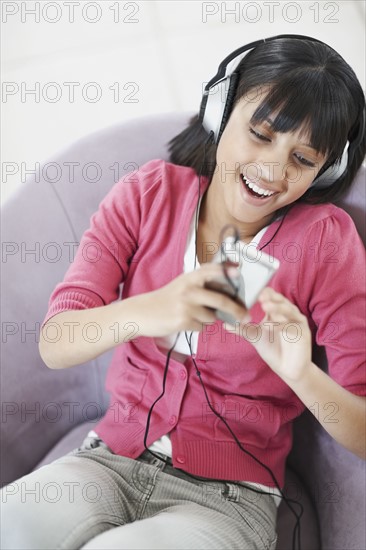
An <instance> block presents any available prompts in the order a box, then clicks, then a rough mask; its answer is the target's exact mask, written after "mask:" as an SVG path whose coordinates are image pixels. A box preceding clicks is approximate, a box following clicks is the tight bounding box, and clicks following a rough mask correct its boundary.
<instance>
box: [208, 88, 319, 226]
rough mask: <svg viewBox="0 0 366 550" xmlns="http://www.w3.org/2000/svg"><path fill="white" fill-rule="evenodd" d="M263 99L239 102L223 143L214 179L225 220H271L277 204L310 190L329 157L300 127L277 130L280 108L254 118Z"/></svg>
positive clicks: (282, 203)
mask: <svg viewBox="0 0 366 550" xmlns="http://www.w3.org/2000/svg"><path fill="white" fill-rule="evenodd" d="M262 99H263V97H259V98H258V99H257V100H254V101H248V100H244V99H243V100H241V101H239V102H238V103H237V104H236V106H235V108H234V109H233V111H232V113H231V115H230V118H229V121H228V123H227V125H226V127H225V130H224V132H223V134H222V136H221V139H220V142H219V144H218V147H217V155H216V161H217V166H216V170H215V172H214V175H213V179H212V182H211V185H212V184H214V185H213V187H214V188H215V189H216V191H218V194H217V193H216V199H217V200H218V201H219V202H217V206H218V205H220V208H217V210H220V213H221V216H220V217H221V220H220V221H221V222H222V221H225V222H226V223H228V221H230V222H233V221H234V220H235V221H236V222H239V223H240V222H242V223H249V224H253V226H256V225H262V226H264V225H266V223H267V222H268V221H269V220H270V218H271V217H272V215H273V213H274V212H275V211H276V210H278V209H279V208H282V207H284V206H286V205H288V204H290V203H293V202H294V201H295V200H296V199H298V198H299V197H301V196H302V195H303V194H304V193H305V191H306V190H307V189H308V188H309V187H310V185H311V183H312V181H313V180H314V178H315V177H316V175H317V173H318V172H319V170H320V169H321V167H322V166H323V164H324V163H325V161H326V158H325V157H324V156H323V155H321V154H319V153H317V151H316V150H315V149H313V148H312V147H311V146H310V145H309V143H310V139H309V136H308V135H306V133H305V132H304V131H302V129H301V128H300V129H299V130H296V131H295V132H288V133H279V132H277V133H275V132H273V130H272V129H271V120H273V118H274V117H275V114H276V113H275V114H273V115H271V116H270V117H269V119H268V121H264V122H262V123H259V124H251V123H250V119H251V118H252V115H253V113H254V112H255V110H256V108H257V107H258V105H259V103H260V102H261V101H262ZM215 202H216V201H215ZM223 218H225V220H223ZM230 218H231V219H230Z"/></svg>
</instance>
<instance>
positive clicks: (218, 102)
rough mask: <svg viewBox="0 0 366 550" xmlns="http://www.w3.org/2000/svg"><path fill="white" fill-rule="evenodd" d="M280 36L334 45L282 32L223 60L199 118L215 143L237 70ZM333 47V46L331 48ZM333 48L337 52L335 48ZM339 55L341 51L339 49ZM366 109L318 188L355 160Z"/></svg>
mask: <svg viewBox="0 0 366 550" xmlns="http://www.w3.org/2000/svg"><path fill="white" fill-rule="evenodd" d="M280 38H295V39H299V40H309V41H311V42H318V43H319V44H323V45H325V46H327V47H328V48H330V46H328V44H325V43H324V42H322V41H321V40H317V39H316V38H312V37H310V36H304V35H297V34H296V35H294V34H279V35H277V36H272V37H269V38H263V39H262V40H256V41H255V42H251V43H250V44H247V45H245V46H242V47H241V48H238V49H236V50H234V51H233V52H232V53H231V54H229V55H228V56H227V57H225V59H224V60H223V61H222V62H221V63H220V65H219V68H218V70H217V73H216V75H215V76H214V77H213V78H211V80H210V81H209V82H208V83H207V84H206V86H205V89H204V92H203V96H202V101H201V106H200V112H199V120H200V121H201V123H202V125H203V127H204V129H205V130H206V131H207V132H208V133H209V134H211V133H213V138H214V143H216V144H217V143H218V142H219V140H220V138H221V134H222V132H223V131H224V128H225V126H226V123H227V121H228V118H229V115H230V112H231V109H232V106H233V102H234V97H235V93H236V89H237V84H238V80H239V73H238V72H237V71H236V69H237V67H238V65H239V63H240V62H241V60H242V59H243V58H244V57H245V56H246V55H247V54H248V53H249V52H250V51H252V50H254V49H255V48H256V47H257V46H258V45H260V44H264V43H265V42H272V41H273V40H278V39H280ZM331 49H333V48H331ZM333 51H335V50H334V49H333ZM335 53H337V55H339V54H338V52H336V51H335ZM214 87H215V88H216V90H215V93H212V89H213V88H214ZM365 110H366V107H365V106H364V108H363V111H362V116H361V117H360V119H361V120H360V125H359V128H358V133H357V135H356V136H355V138H354V139H353V140H351V141H347V143H346V145H345V148H344V150H343V153H342V157H341V159H340V161H338V162H336V163H333V164H332V165H331V166H329V167H328V168H327V169H326V170H324V171H323V173H321V174H320V175H319V176H317V177H316V178H315V179H314V181H313V183H312V184H311V187H316V189H325V188H327V187H330V186H331V185H332V184H333V183H335V182H336V181H337V180H338V179H339V178H340V177H341V176H343V175H345V173H346V171H347V168H348V166H349V164H350V163H351V162H352V160H353V156H354V153H355V151H356V150H357V148H358V146H359V145H360V143H361V141H362V138H363V135H364V131H365V130H364V129H365Z"/></svg>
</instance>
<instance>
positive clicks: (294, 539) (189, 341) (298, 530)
mask: <svg viewBox="0 0 366 550" xmlns="http://www.w3.org/2000/svg"><path fill="white" fill-rule="evenodd" d="M212 136H213V132H210V134H209V136H208V138H207V140H206V142H205V148H204V158H203V162H202V165H201V169H200V173H199V176H198V200H197V207H196V216H195V228H196V238H195V257H194V269H195V268H196V261H197V233H198V232H197V227H198V216H199V205H200V198H201V173H202V167H203V165H204V161H205V157H206V145H207V143H208V142H209V141H210V140H211V139H212ZM289 210H290V208H288V209H287V210H286V212H285V213H284V215H283V217H282V219H281V222H280V224H279V226H278V228H277V229H276V231H275V233H274V234H273V236H272V237H271V239H270V240H269V241H268V242H266V243H265V244H264V245H263V246H261V248H260V249H259V250H262V249H263V248H264V247H265V246H267V245H268V244H270V243H271V242H272V240H273V239H274V237H275V236H276V235H277V233H278V231H279V230H280V229H281V227H282V224H283V222H284V220H285V217H286V215H287V213H288V212H289ZM227 227H228V226H225V227H224V228H223V229H222V231H221V234H220V235H222V234H223V231H225V230H226V229H227ZM234 230H235V242H237V240H238V239H239V235H238V232H237V230H236V229H235V227H234ZM223 272H224V275H225V277H226V279H227V280H228V282H229V283H230V284H231V286H233V288H234V290H235V291H237V290H238V289H237V288H236V286H235V285H234V283H233V282H232V281H231V279H230V277H229V276H228V274H227V272H226V268H225V266H223ZM180 334H181V333H180V332H179V333H178V334H177V336H176V338H175V341H174V344H173V345H172V347H171V348H170V349H169V351H168V353H167V359H166V363H165V368H164V374H163V388H162V392H161V394H160V395H159V396H158V397H157V398H156V399H155V401H154V402H153V404H152V405H151V407H150V409H149V412H148V415H147V420H146V429H145V434H144V447H145V450H146V451H148V452H149V453H150V454H151V455H152V456H154V457H155V458H157V459H159V460H161V461H162V462H164V463H165V464H167V465H169V466H170V465H171V464H170V463H169V462H168V461H167V460H165V459H164V458H162V457H161V456H159V455H157V454H155V453H154V452H153V451H151V449H149V448H148V447H147V437H148V432H149V428H150V421H151V415H152V411H153V409H154V407H155V405H156V403H157V402H158V401H160V399H161V398H162V397H163V395H164V394H165V384H166V378H167V374H168V368H169V362H170V357H171V354H172V352H173V350H174V348H175V346H176V343H177V341H178V338H179V336H180ZM192 335H193V331H191V334H190V336H189V338H188V335H187V332H185V337H186V340H187V344H188V346H189V350H190V355H191V358H192V361H193V364H194V366H195V369H196V374H197V376H198V378H199V381H200V384H201V386H202V389H203V392H204V394H205V398H206V401H207V404H208V406H209V407H210V409H211V411H212V412H213V413H214V414H215V415H216V416H217V417H218V418H219V419H220V420H221V421H222V422H223V423H224V424H225V426H226V427H227V429H228V430H229V432H230V434H231V435H232V437H233V438H234V440H235V442H236V444H237V445H238V447H239V448H240V450H241V451H242V452H244V453H246V454H247V455H249V456H250V457H251V458H252V459H253V460H255V461H256V462H257V463H258V464H260V465H261V466H262V467H263V468H264V469H265V470H266V471H267V472H268V473H269V474H270V476H271V478H272V480H273V482H274V485H275V486H276V488H277V489H278V491H279V493H280V495H281V496H280V498H282V499H283V500H284V501H285V503H286V505H287V506H288V508H289V509H290V511H291V512H292V513H293V514H294V516H295V518H296V523H295V527H294V530H293V535H292V547H293V550H296V542H297V547H298V550H301V538H300V535H301V524H300V520H301V516H302V514H303V511H304V508H303V506H302V504H301V502H299V501H297V500H295V499H289V498H287V497H286V496H285V494H284V492H283V490H282V489H281V487H280V485H279V483H278V481H277V479H276V477H275V475H274V474H273V472H272V470H271V469H270V468H269V467H268V466H267V465H266V464H264V463H263V462H261V461H260V460H259V459H258V458H257V457H256V456H255V455H253V454H252V453H251V452H250V451H248V450H246V449H245V448H244V447H243V446H242V445H241V443H240V441H239V439H238V438H237V436H236V435H235V433H234V432H233V430H232V429H231V428H230V426H229V424H228V423H227V421H226V420H225V419H224V418H223V417H222V416H221V415H220V414H219V413H218V412H216V411H215V409H214V408H213V407H212V406H211V403H210V401H209V399H208V395H207V391H206V387H205V385H204V383H203V380H202V377H201V372H200V371H199V369H198V367H197V364H196V361H195V359H194V357H193V352H192ZM176 469H177V470H181V468H176ZM182 472H184V473H185V475H187V476H189V477H191V478H192V479H195V480H198V481H201V480H202V479H204V478H202V477H201V478H200V477H197V476H194V475H192V474H189V473H188V472H186V471H185V470H182ZM209 479H210V478H208V480H209ZM220 481H223V482H225V481H227V482H230V481H231V482H232V480H220ZM245 487H246V488H247V489H248V490H250V491H253V492H255V493H260V494H264V495H270V496H271V493H270V492H267V491H261V490H259V489H255V488H254V487H251V486H250V485H245ZM291 503H292V504H298V506H299V507H300V512H299V514H297V512H296V510H295V509H294V508H293V507H292V505H291Z"/></svg>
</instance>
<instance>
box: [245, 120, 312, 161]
mask: <svg viewBox="0 0 366 550" xmlns="http://www.w3.org/2000/svg"><path fill="white" fill-rule="evenodd" d="M249 131H250V133H251V134H252V135H253V136H255V137H256V138H257V139H260V140H261V141H267V142H268V141H271V140H270V139H269V138H268V137H266V136H264V135H263V134H259V133H258V132H256V131H255V130H253V128H249ZM295 157H296V158H297V160H298V161H299V162H300V163H301V164H303V165H304V166H309V167H310V168H314V167H315V164H314V163H313V162H311V161H310V160H307V159H306V158H304V157H302V156H301V155H295Z"/></svg>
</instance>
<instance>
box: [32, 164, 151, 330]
mask: <svg viewBox="0 0 366 550" xmlns="http://www.w3.org/2000/svg"><path fill="white" fill-rule="evenodd" d="M157 172H159V161H150V162H149V163H147V164H145V165H144V166H142V167H141V168H140V169H139V170H138V171H137V172H136V173H134V174H133V175H132V174H127V175H125V176H124V177H123V178H122V179H121V180H119V181H118V182H117V183H115V184H114V186H113V187H112V188H111V189H110V191H109V192H108V193H107V195H106V196H105V197H104V198H103V200H102V201H101V203H100V205H99V208H98V210H97V211H96V212H95V213H94V214H93V215H92V216H91V218H90V226H89V228H88V229H87V230H86V231H85V232H84V234H83V235H82V238H81V240H80V244H79V247H78V249H77V251H76V254H75V258H74V261H73V262H72V264H71V265H70V267H69V268H68V270H67V272H66V273H65V275H64V278H63V281H62V282H60V283H59V284H57V286H56V287H55V289H54V291H53V292H52V294H51V296H50V298H49V302H48V311H47V314H46V316H45V318H44V320H43V322H42V327H43V325H44V324H45V323H46V322H47V321H48V320H49V319H50V318H51V317H53V316H54V315H56V314H57V313H60V312H62V311H66V310H70V309H71V310H72V309H75V310H80V309H89V308H94V307H100V306H103V305H107V304H110V303H111V302H113V301H115V300H116V299H117V298H118V296H119V285H120V284H122V283H123V282H124V281H125V278H126V275H127V273H128V269H129V265H130V263H131V261H133V256H134V254H135V252H136V250H137V248H138V242H139V232H140V225H141V195H142V193H143V188H144V187H146V185H148V181H149V178H151V177H154V178H155V179H156V174H157ZM146 182H147V183H146Z"/></svg>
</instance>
